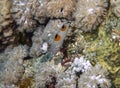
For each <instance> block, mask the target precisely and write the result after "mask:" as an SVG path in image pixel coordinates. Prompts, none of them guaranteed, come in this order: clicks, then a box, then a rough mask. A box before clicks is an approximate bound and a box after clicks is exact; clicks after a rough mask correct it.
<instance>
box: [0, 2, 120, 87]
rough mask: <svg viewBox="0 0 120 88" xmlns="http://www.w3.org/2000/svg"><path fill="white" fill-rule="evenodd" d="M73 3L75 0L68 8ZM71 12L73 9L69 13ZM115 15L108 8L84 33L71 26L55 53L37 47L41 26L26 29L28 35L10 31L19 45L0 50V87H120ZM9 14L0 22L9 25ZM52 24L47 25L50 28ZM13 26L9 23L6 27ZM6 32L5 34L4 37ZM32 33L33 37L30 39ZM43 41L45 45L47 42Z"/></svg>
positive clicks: (119, 33) (119, 21)
mask: <svg viewBox="0 0 120 88" xmlns="http://www.w3.org/2000/svg"><path fill="white" fill-rule="evenodd" d="M69 1H71V0H69ZM81 1H82V0H81ZM113 1H114V0H113ZM0 2H1V1H0ZM25 2H26V0H25ZM46 2H47V1H46ZM63 3H65V4H66V2H63ZM71 3H72V2H71ZM53 4H54V3H53ZM50 5H51V4H50ZM67 6H68V7H69V5H67ZM72 6H74V3H72V5H71V8H72ZM1 8H2V7H1V6H0V9H1ZM8 8H10V5H8ZM21 8H22V7H21ZM37 8H38V7H37ZM58 8H59V7H58ZM114 8H115V7H114ZM5 10H6V9H5ZM34 10H35V9H34ZM78 10H79V9H78ZM50 11H51V9H50ZM71 11H73V9H72V10H70V12H69V13H71ZM8 12H9V11H8ZM51 12H52V11H51ZM69 13H67V14H69ZM4 14H7V13H4ZM49 14H50V13H49ZM7 15H8V14H7ZM37 15H38V14H37ZM50 15H53V16H54V15H55V16H56V15H57V14H54V13H52V14H50ZM64 15H65V14H64ZM64 15H63V17H64ZM118 15H119V14H117V16H118ZM0 16H2V15H0ZM5 16H6V15H5ZM61 16H62V15H60V17H61ZM65 16H66V15H65ZM117 16H116V15H115V14H113V13H112V11H111V8H110V9H109V12H108V13H107V15H106V17H105V20H104V21H103V22H102V23H101V24H100V25H99V26H98V27H97V29H94V30H91V31H90V32H89V31H88V32H86V31H81V30H80V29H79V28H76V27H71V28H70V31H69V32H68V35H66V36H64V37H65V40H64V42H63V46H62V48H61V49H60V50H59V51H58V52H57V53H56V54H55V55H53V54H52V53H51V52H50V51H49V52H47V48H46V47H45V49H44V50H46V51H45V52H44V53H41V51H39V49H38V46H41V45H39V44H42V43H41V41H42V40H41V38H39V37H38V36H41V34H42V33H43V32H41V30H42V29H43V28H44V27H41V28H39V27H38V29H40V30H38V29H37V28H36V30H37V31H33V29H31V30H30V31H33V32H34V33H32V32H30V33H29V32H28V33H27V34H28V35H25V34H24V33H23V34H22V32H21V34H19V33H18V34H15V33H14V31H13V33H12V32H11V31H10V32H9V33H10V34H11V35H12V34H13V36H11V35H10V36H11V37H10V40H12V39H13V38H14V36H15V35H17V38H15V40H16V41H17V43H18V42H20V44H19V43H18V45H17V46H15V47H14V48H12V49H11V48H10V49H9V48H7V49H6V50H5V51H4V52H1V53H0V88H120V17H117ZM9 17H11V16H8V19H7V18H6V19H7V21H6V23H4V24H2V25H4V26H5V25H7V24H9V23H10V24H11V22H12V21H9V20H10V19H9ZM38 18H39V17H38ZM27 19H29V18H27ZM18 20H19V18H18ZM42 20H43V19H42ZM1 22H2V21H1V19H0V24H1ZM52 22H53V23H54V21H51V24H52ZM51 24H50V26H48V27H51ZM56 24H57V21H56ZM22 26H23V25H22ZM30 26H32V25H30ZM95 26H96V25H95ZM15 27H16V26H15ZM15 27H12V25H10V29H9V30H11V29H12V28H13V29H14V28H15ZM27 27H28V26H27ZM21 28H22V27H21ZM51 28H52V27H51ZM88 29H89V28H88ZM50 30H51V29H50ZM42 31H43V30H42ZM52 31H54V30H52ZM9 33H8V34H9ZM8 34H7V33H6V36H7V35H8ZM19 35H21V36H19ZM33 35H35V36H34V37H32V39H29V37H31V36H33ZM19 37H20V38H19ZM3 38H4V37H3ZM5 38H6V39H7V37H5ZM3 40H4V39H3ZM38 40H39V41H40V43H39V44H38V42H39V41H38ZM56 40H57V39H56ZM5 41H6V40H5ZM31 42H34V43H35V44H36V46H37V48H36V47H35V46H34V47H32V44H31ZM42 42H43V41H42ZM34 43H33V45H34ZM22 44H23V45H22ZM24 44H27V45H24ZM37 44H38V45H37ZM44 44H45V46H47V44H46V42H45V43H44ZM13 45H14V44H13ZM30 46H31V47H32V48H31V47H30ZM5 47H6V46H5ZM40 48H41V47H40ZM53 50H54V49H53ZM51 51H52V50H51ZM34 55H35V56H34ZM32 56H33V57H32ZM23 58H24V59H23Z"/></svg>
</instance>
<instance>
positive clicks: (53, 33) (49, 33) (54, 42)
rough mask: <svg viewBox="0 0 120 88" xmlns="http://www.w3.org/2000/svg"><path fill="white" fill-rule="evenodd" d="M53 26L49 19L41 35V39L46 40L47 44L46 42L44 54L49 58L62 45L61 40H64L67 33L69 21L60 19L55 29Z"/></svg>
mask: <svg viewBox="0 0 120 88" xmlns="http://www.w3.org/2000/svg"><path fill="white" fill-rule="evenodd" d="M59 21H60V20H59ZM56 23H57V22H56ZM53 26H54V22H53V23H52V22H51V21H50V23H48V25H47V26H46V28H45V30H44V33H43V36H42V37H43V41H44V42H47V44H48V51H47V52H46V54H45V56H46V55H47V56H48V55H49V57H50V58H47V59H49V60H50V59H51V58H52V57H53V56H54V55H56V53H57V52H58V51H59V50H60V48H61V47H62V44H63V41H64V39H65V37H66V35H67V32H68V29H69V23H68V22H62V21H60V24H59V27H58V28H57V29H54V27H53ZM52 28H53V29H52ZM44 59H45V57H44ZM45 61H46V60H45Z"/></svg>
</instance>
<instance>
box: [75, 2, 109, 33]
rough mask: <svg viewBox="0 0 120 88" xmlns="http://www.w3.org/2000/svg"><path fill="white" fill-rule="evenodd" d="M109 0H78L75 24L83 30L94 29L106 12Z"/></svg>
mask: <svg viewBox="0 0 120 88" xmlns="http://www.w3.org/2000/svg"><path fill="white" fill-rule="evenodd" d="M108 2H109V0H78V2H77V5H76V11H75V13H74V17H75V20H76V21H75V26H76V27H77V28H80V29H81V30H83V31H91V30H95V29H96V28H97V26H98V25H99V24H100V23H101V22H102V21H103V18H104V16H105V14H106V13H107V8H108Z"/></svg>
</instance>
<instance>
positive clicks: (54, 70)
mask: <svg viewBox="0 0 120 88" xmlns="http://www.w3.org/2000/svg"><path fill="white" fill-rule="evenodd" d="M35 67H36V74H35V81H36V85H34V86H36V87H34V88H38V87H40V88H44V87H46V85H49V86H50V84H51V83H53V84H54V86H55V88H110V86H111V84H110V80H109V79H107V76H108V72H107V70H106V69H105V68H102V67H101V66H100V65H99V64H96V65H95V66H92V64H91V63H90V62H89V60H86V59H85V58H84V57H83V56H81V57H80V58H77V57H76V58H75V59H74V61H73V63H72V64H71V66H70V67H69V68H68V69H66V70H65V68H63V67H62V66H61V65H60V64H58V65H55V64H54V60H52V61H51V62H45V63H40V62H39V61H38V62H37V64H36V65H35ZM53 78H55V80H52V79H53Z"/></svg>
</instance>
